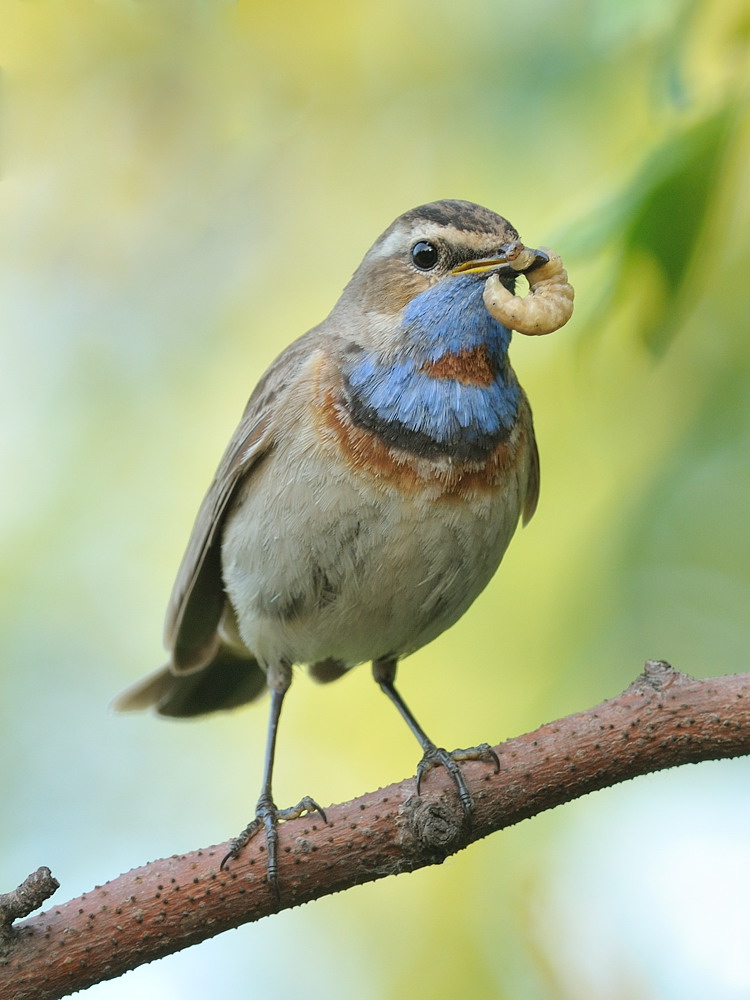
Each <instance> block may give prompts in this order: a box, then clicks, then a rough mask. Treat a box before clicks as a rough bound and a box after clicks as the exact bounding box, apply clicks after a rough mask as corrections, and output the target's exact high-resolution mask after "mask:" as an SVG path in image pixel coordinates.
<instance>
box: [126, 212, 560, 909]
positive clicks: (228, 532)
mask: <svg viewBox="0 0 750 1000" xmlns="http://www.w3.org/2000/svg"><path fill="white" fill-rule="evenodd" d="M519 273H523V274H525V275H526V276H527V279H528V282H529V287H530V292H529V294H528V295H527V296H526V297H525V298H519V297H518V296H516V295H515V294H514V284H515V279H516V276H517V275H518V274H519ZM572 308H573V290H572V288H571V286H570V285H569V284H568V283H567V275H566V273H565V271H564V269H563V267H562V264H561V261H560V258H559V257H558V256H557V255H555V254H553V253H552V252H551V251H545V250H529V249H527V248H525V247H524V246H523V244H521V243H520V242H519V240H518V233H517V232H516V230H515V229H514V228H513V227H512V226H511V225H510V223H509V222H507V220H506V219H504V218H502V217H501V216H499V215H496V214H495V213H494V212H491V211H489V210H488V209H486V208H482V207H481V206H479V205H475V204H472V203H471V202H466V201H438V202H434V203H431V204H428V205H422V206H420V207H419V208H415V209H412V210H411V211H409V212H406V213H405V214H404V215H402V216H400V217H399V218H398V219H396V221H395V222H394V223H393V224H392V225H391V226H390V227H389V228H388V229H387V230H386V231H385V232H384V233H383V235H382V236H381V237H380V238H379V239H378V240H377V241H376V242H375V244H374V245H373V246H372V248H371V249H370V250H369V251H368V252H367V254H366V255H365V258H364V260H363V261H362V263H361V264H360V266H359V268H358V269H357V271H356V272H355V274H354V275H353V277H352V279H351V281H350V282H349V284H348V285H347V286H346V288H345V289H344V291H343V293H342V295H341V298H340V299H339V301H338V302H337V304H336V306H335V307H334V309H333V311H332V312H331V314H330V315H329V316H328V318H327V319H325V320H324V321H323V322H322V323H321V324H320V325H319V326H317V327H315V328H314V329H313V330H311V331H310V332H309V333H307V334H306V335H305V336H304V337H301V338H300V339H299V340H297V341H295V342H294V343H293V344H291V345H290V346H289V347H288V348H287V349H286V350H285V351H284V352H283V353H282V354H281V355H280V356H279V357H278V358H277V359H276V361H275V362H274V363H273V364H272V365H271V367H270V368H269V369H268V371H267V372H266V373H265V375H264V376H263V377H262V378H261V380H260V382H259V383H258V385H257V386H256V388H255V391H254V392H253V394H252V395H251V397H250V400H249V402H248V404H247V407H246V409H245V412H244V414H243V417H242V420H241V421H240V424H239V427H238V428H237V430H236V431H235V433H234V435H233V437H232V440H231V441H230V443H229V447H228V448H227V450H226V452H225V454H224V457H223V458H222V460H221V463H220V465H219V469H218V471H217V473H216V476H215V478H214V481H213V482H212V484H211V486H210V488H209V491H208V494H207V495H206V498H205V499H204V501H203V504H202V506H201V508H200V510H199V512H198V517H197V520H196V522H195V526H194V528H193V532H192V535H191V538H190V541H189V543H188V547H187V551H186V553H185V556H184V558H183V561H182V565H181V567H180V570H179V573H178V576H177V581H176V583H175V587H174V591H173V593H172V599H171V601H170V605H169V610H168V613H167V622H166V643H167V646H168V649H169V652H170V659H169V662H168V663H167V664H166V666H164V667H162V668H161V669H160V670H158V671H157V672H156V673H154V674H152V675H150V676H148V677H146V678H145V679H144V680H142V681H141V682H139V683H138V684H136V685H135V686H134V687H132V688H131V689H129V690H128V691H126V692H125V693H124V694H123V695H121V696H120V698H119V700H118V703H117V707H119V708H121V709H141V708H146V707H148V706H154V707H155V708H156V711H157V712H158V713H159V714H161V715H168V716H195V715H202V714H204V713H208V712H213V711H216V710H217V709H226V708H233V707H235V706H237V705H241V704H243V703H245V702H248V701H252V700H254V699H255V698H257V697H259V696H260V695H261V694H262V693H263V692H264V691H265V689H266V688H268V689H269V690H270V693H271V708H270V720H269V727H268V740H267V747H266V758H265V767H264V774H263V782H262V788H261V795H260V799H259V801H258V805H257V808H256V815H255V818H254V819H253V820H252V821H251V823H250V824H249V825H248V827H247V829H246V830H245V831H244V832H243V833H242V834H241V835H240V837H238V838H237V839H236V840H235V841H234V844H233V847H232V850H231V851H230V853H229V855H227V857H226V858H225V859H224V861H225V862H226V861H227V860H228V859H229V858H235V857H237V856H238V855H239V853H240V851H241V849H242V847H243V846H244V844H245V843H247V841H248V840H249V839H250V837H252V836H253V834H254V833H255V832H256V831H257V830H258V829H260V828H261V827H263V828H264V829H265V832H266V839H267V844H268V878H269V882H270V883H271V885H272V886H273V888H274V890H275V892H276V893H277V894H278V892H279V888H278V862H277V842H278V836H277V832H276V825H277V823H278V822H279V820H280V819H287V818H290V817H291V816H294V815H299V814H300V813H301V812H303V811H305V810H318V811H319V812H321V814H322V810H320V807H319V806H318V805H317V804H316V803H315V802H314V800H312V799H310V798H305V799H303V800H302V802H301V803H300V804H299V805H298V806H297V807H295V808H294V809H290V810H279V809H277V807H276V805H275V803H274V801H273V796H272V791H271V778H272V770H273V759H274V753H275V746H276V734H277V729H278V722H279V715H280V712H281V706H282V702H283V699H284V695H285V694H286V692H287V690H288V688H289V685H290V682H291V679H292V665H293V664H305V665H306V666H307V667H308V668H309V670H310V673H311V674H312V676H313V677H314V678H315V679H316V680H318V681H331V680H335V679H336V678H337V677H340V676H341V675H342V674H344V673H345V672H346V671H347V670H349V669H350V668H351V667H353V666H356V665H357V664H359V663H362V662H364V661H372V669H373V674H374V677H375V680H376V681H377V682H378V684H379V686H380V687H381V689H382V690H383V691H384V692H385V693H386V694H387V695H388V697H389V698H390V699H391V701H393V702H394V704H395V705H396V707H397V708H398V710H399V711H400V713H401V715H402V716H403V718H404V719H405V721H406V722H407V724H408V725H409V727H410V729H411V731H412V732H413V733H414V735H415V736H416V737H417V739H418V740H419V742H420V744H421V747H422V752H423V757H422V759H421V761H420V763H419V766H418V769H417V788H418V790H419V782H420V780H421V778H422V775H423V774H424V772H425V770H427V769H428V768H429V767H431V766H433V765H434V764H442V765H443V766H445V767H446V768H447V769H448V771H449V772H450V774H451V775H452V777H453V780H454V782H455V785H456V788H457V791H458V794H459V796H460V799H461V802H462V805H463V807H464V812H465V814H466V816H467V818H468V817H469V816H470V813H471V808H472V800H471V796H470V794H469V791H468V789H467V787H466V784H465V781H464V779H463V776H462V774H461V769H460V766H459V763H458V762H459V761H460V760H462V759H467V757H472V756H473V757H487V758H490V759H492V757H493V756H494V755H493V754H492V751H490V750H489V748H488V747H487V746H486V745H482V746H480V747H476V748H473V749H472V750H469V751H454V752H453V754H450V753H448V752H447V751H445V750H444V749H442V748H438V747H437V746H436V745H435V744H434V743H433V742H432V741H431V740H430V739H429V738H428V737H427V735H426V734H425V732H424V730H423V729H422V728H421V727H420V726H419V724H418V723H417V721H416V719H415V718H414V716H413V715H412V714H411V712H410V710H409V709H408V707H407V706H406V705H405V703H404V701H403V699H402V698H401V696H400V695H399V693H398V691H397V690H396V688H395V686H394V681H395V676H396V665H397V663H398V661H399V659H400V658H402V657H404V656H407V655H408V654H409V653H413V652H414V651H415V650H417V649H419V648H420V647H421V646H424V645H425V644H426V643H428V642H430V641H431V640H432V639H434V638H435V637H436V636H438V635H440V633H441V632H443V631H444V630H445V629H447V628H448V627H449V626H451V625H452V624H453V623H454V622H455V621H457V620H458V618H460V617H461V615H462V614H463V613H464V611H466V609H467V608H468V607H469V605H470V604H471V603H472V602H473V601H474V600H475V598H476V597H477V596H478V595H479V593H480V592H481V591H482V590H483V589H484V587H485V586H486V584H487V583H488V581H489V580H490V578H491V577H492V575H493V574H494V572H495V570H496V569H497V567H498V565H499V563H500V560H501V559H502V557H503V553H504V552H505V549H506V547H507V545H508V543H509V542H510V539H511V537H512V535H513V532H514V531H515V528H516V525H517V524H518V521H519V519H523V521H524V523H525V522H526V521H528V520H529V518H530V517H531V516H532V514H533V513H534V509H535V507H536V502H537V496H538V492H539V462H538V456H537V448H536V443H535V440H534V429H533V425H532V418H531V410H530V408H529V404H528V401H527V399H526V396H525V394H524V392H523V390H522V389H521V387H520V386H519V384H518V381H517V379H516V376H515V373H514V371H513V369H512V368H511V366H510V362H509V360H508V345H509V343H510V338H511V329H516V330H520V331H521V332H523V333H529V334H544V333H550V332H552V330H555V329H557V328H558V327H560V326H562V325H563V324H564V323H565V322H567V320H568V319H569V317H570V315H571V313H572ZM495 762H496V759H495ZM496 763H497V762H496Z"/></svg>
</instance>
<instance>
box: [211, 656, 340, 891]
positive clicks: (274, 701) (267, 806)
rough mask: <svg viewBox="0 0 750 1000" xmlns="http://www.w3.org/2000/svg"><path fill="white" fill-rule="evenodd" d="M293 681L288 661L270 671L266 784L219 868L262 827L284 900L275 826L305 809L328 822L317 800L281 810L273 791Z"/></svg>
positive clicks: (270, 872)
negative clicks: (283, 715) (279, 740)
mask: <svg viewBox="0 0 750 1000" xmlns="http://www.w3.org/2000/svg"><path fill="white" fill-rule="evenodd" d="M291 681H292V668H291V665H290V664H289V663H281V664H279V666H278V667H277V668H275V669H271V668H269V670H268V686H269V688H270V689H271V711H270V713H269V717H268V736H267V739H266V755H265V760H264V764H263V784H262V786H261V791H260V798H259V799H258V804H257V806H256V807H255V818H254V819H252V820H251V821H250V822H249V823H248V824H247V826H246V827H245V829H244V830H243V831H242V833H241V834H240V835H239V836H238V837H235V839H234V840H233V841H232V845H231V847H230V848H229V850H228V851H227V853H226V854H225V855H224V858H223V859H222V862H221V865H220V868H221V870H223V869H224V868H225V867H226V864H227V862H228V861H230V860H234V859H235V858H237V857H239V855H240V852H241V851H242V849H243V847H245V845H246V844H247V843H249V841H251V840H252V838H253V837H254V836H255V834H256V833H257V832H258V831H259V830H260V829H264V830H265V832H266V851H267V853H268V862H267V878H268V884H269V885H270V886H271V887H272V888H273V891H274V894H275V896H276V899H277V900H279V901H281V895H280V892H279V862H278V854H279V833H278V830H277V829H276V827H277V826H278V824H279V823H281V822H283V821H284V820H289V819H297V817H298V816H301V815H302V814H303V813H306V812H317V813H319V814H320V816H321V818H322V820H323V822H324V823H326V822H328V821H327V819H326V814H325V813H324V812H323V810H322V809H321V807H320V806H319V805H318V803H317V802H316V801H315V800H314V799H311V798H310V796H309V795H306V796H305V797H304V798H303V799H302V800H301V801H300V802H298V803H297V805H296V806H292V807H291V808H288V809H278V808H277V806H276V803H275V802H274V801H273V795H272V794H271V779H272V776H273V761H274V757H275V755H276V736H277V733H278V729H279V717H280V716H281V706H282V704H283V702H284V695H285V694H286V693H287V691H288V690H289V685H290V684H291Z"/></svg>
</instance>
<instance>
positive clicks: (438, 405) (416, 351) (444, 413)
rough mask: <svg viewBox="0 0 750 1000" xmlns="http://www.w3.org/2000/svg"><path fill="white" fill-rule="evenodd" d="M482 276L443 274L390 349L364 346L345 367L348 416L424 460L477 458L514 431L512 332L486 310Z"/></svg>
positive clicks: (418, 300)
mask: <svg viewBox="0 0 750 1000" xmlns="http://www.w3.org/2000/svg"><path fill="white" fill-rule="evenodd" d="M483 289H484V281H482V280H477V279H476V277H473V276H469V275H467V276H460V277H459V276H456V277H452V278H449V279H446V280H444V281H442V282H440V283H439V284H437V285H435V286H433V287H432V288H430V289H428V290H427V291H425V292H422V293H421V294H420V295H418V296H416V297H415V298H414V299H412V300H411V302H409V303H408V304H407V306H406V307H405V308H404V310H403V312H402V314H401V324H400V328H399V329H398V332H397V336H396V337H395V338H394V343H393V346H391V345H388V347H387V349H382V348H381V349H368V348H361V349H360V351H359V352H357V353H355V354H354V355H353V356H352V360H351V361H350V364H349V366H348V368H347V370H346V372H345V383H346V385H345V396H346V404H347V408H348V410H349V413H350V415H351V418H352V420H353V421H354V422H355V423H356V424H358V425H359V426H361V427H364V428H366V429H368V430H370V431H371V432H373V433H375V434H377V435H378V436H380V437H381V438H382V439H384V440H385V441H386V442H387V443H389V444H391V445H395V446H396V447H399V448H403V449H405V450H407V451H411V452H416V453H417V454H420V455H423V456H425V457H437V456H441V455H446V456H447V455H450V456H452V457H454V458H459V459H467V460H479V459H481V458H483V457H485V456H486V455H488V454H489V453H490V452H491V451H492V450H493V449H494V448H495V447H496V446H497V444H498V442H499V441H500V440H502V439H503V438H505V437H507V436H508V435H509V434H510V431H511V430H512V428H513V426H514V424H515V421H516V418H517V415H518V405H519V396H520V389H519V386H518V383H517V381H516V378H515V374H514V372H513V370H512V368H511V367H510V363H509V361H508V356H507V351H508V345H509V343H510V337H511V334H510V330H508V329H507V328H506V327H504V326H502V325H501V324H500V323H498V322H497V320H495V319H493V317H492V316H490V314H489V313H488V312H487V309H486V308H485V306H484V302H483V299H482V292H483Z"/></svg>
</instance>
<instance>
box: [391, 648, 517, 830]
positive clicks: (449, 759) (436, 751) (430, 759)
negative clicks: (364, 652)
mask: <svg viewBox="0 0 750 1000" xmlns="http://www.w3.org/2000/svg"><path fill="white" fill-rule="evenodd" d="M396 663H397V661H396V659H393V658H388V659H382V660H374V661H373V664H372V675H373V677H374V678H375V680H376V681H377V683H378V685H379V687H380V690H381V691H382V692H383V693H384V694H386V695H388V697H389V698H390V700H391V701H392V702H393V704H394V705H395V706H396V708H397V709H398V710H399V712H400V713H401V717H402V718H403V720H404V722H406V724H407V726H408V727H409V729H410V730H411V731H412V733H414V735H415V736H416V738H417V739H418V740H419V745H420V746H421V747H422V759H421V760H420V762H419V764H417V795H419V794H420V789H421V786H422V779H423V777H424V775H425V774H426V773H427V771H429V770H430V769H431V768H433V767H437V766H438V765H439V764H441V765H442V766H443V767H444V768H445V769H446V771H447V772H448V774H449V775H450V776H451V778H452V779H453V784H454V785H455V786H456V791H457V792H458V798H459V800H460V802H461V808H462V809H463V812H464V817H465V819H466V822H467V823H468V824H470V823H471V814H472V811H473V809H474V800H473V798H472V797H471V793H470V792H469V789H468V787H467V785H466V781H465V779H464V776H463V773H462V771H461V768H460V766H459V763H458V762H459V761H463V760H488V761H492V762H493V763H494V765H495V774H497V772H498V771H499V770H500V761H499V759H498V756H497V754H496V753H495V751H494V750H493V749H492V747H490V746H489V745H488V744H487V743H481V744H480V745H479V746H477V747H471V748H469V749H467V750H453V751H452V752H451V753H449V752H448V751H447V750H444V749H443V748H442V747H438V746H436V745H435V744H434V743H433V742H432V740H431V739H430V738H429V736H428V735H427V734H426V733H425V731H424V729H422V727H421V726H420V725H419V723H418V722H417V720H416V719H415V718H414V715H413V714H412V712H411V709H410V708H409V706H408V705H407V704H406V702H405V701H404V699H403V698H402V697H401V695H400V694H399V693H398V691H397V690H396V686H395V683H394V682H395V680H396Z"/></svg>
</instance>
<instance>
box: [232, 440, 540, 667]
mask: <svg viewBox="0 0 750 1000" xmlns="http://www.w3.org/2000/svg"><path fill="white" fill-rule="evenodd" d="M287 454H288V459H289V464H288V465H287V466H286V469H285V472H286V473H287V474H280V470H279V467H278V465H274V464H273V463H274V462H278V461H279V460H278V459H277V456H276V455H274V454H272V455H271V456H269V459H268V460H267V461H266V462H264V463H262V464H261V466H260V468H259V469H257V471H255V472H254V473H253V475H252V476H251V477H249V479H248V482H247V485H246V487H245V490H244V495H243V496H242V497H241V498H240V499H239V501H238V502H237V503H235V505H234V507H233V510H232V513H231V514H230V516H229V518H228V521H227V524H226V527H225V531H224V537H223V547H222V560H223V572H224V581H225V585H226V588H227V591H228V593H229V596H230V600H231V602H232V604H233V606H234V609H235V613H236V615H237V622H238V626H239V631H240V635H241V637H242V640H243V642H244V643H245V644H246V645H247V647H248V649H250V650H251V651H252V653H253V654H254V655H255V656H256V657H257V659H258V660H259V661H260V663H261V664H262V665H268V664H271V663H274V662H278V661H279V660H281V659H283V660H287V661H289V662H291V663H303V664H309V663H314V662H316V661H319V660H325V659H328V658H332V659H334V660H339V661H341V662H342V664H343V665H345V666H354V665H355V664H357V663H361V662H363V661H366V660H373V659H377V658H379V657H385V656H392V655H395V656H402V655H406V654H407V653H411V652H414V650H416V649H418V648H419V647H421V646H423V645H425V643H427V642H429V641H430V640H431V639H434V638H435V637H436V636H437V635H439V634H440V633H441V632H442V631H444V630H445V629H446V628H448V627H449V626H450V625H452V624H453V623H454V622H455V621H456V620H457V619H458V618H459V617H460V616H461V615H462V614H463V612H464V611H465V610H466V609H467V608H468V607H469V605H470V604H471V603H472V601H474V599H475V598H476V597H477V595H478V594H479V593H480V592H481V591H482V590H483V588H484V587H485V586H486V584H487V583H488V581H489V580H490V578H491V576H492V575H493V573H494V572H495V570H496V568H497V566H498V564H499V562H500V560H501V558H502V556H503V553H504V551H505V549H506V547H507V545H508V542H509V541H510V539H511V536H512V534H513V532H514V530H515V527H516V524H517V522H518V517H519V511H520V507H521V504H522V502H523V496H522V495H520V494H521V492H522V491H521V488H520V487H519V483H518V481H517V480H516V479H515V477H512V481H511V482H509V483H508V484H507V485H506V488H505V489H504V490H503V491H495V492H492V491H485V492H482V493H475V494H474V495H471V496H469V497H464V498H461V497H459V496H457V495H455V494H454V495H452V496H442V497H441V496H440V495H439V491H437V490H436V491H435V492H434V493H433V494H429V493H428V492H425V493H421V492H420V493H418V494H417V495H414V494H412V495H407V494H405V493H404V492H402V491H401V490H399V489H398V488H397V487H396V486H394V485H393V484H388V483H383V482H379V481H377V480H375V479H373V478H371V477H364V476H359V477H357V476H353V475H352V472H351V468H350V467H348V466H344V465H336V463H332V462H328V461H326V462H321V461H320V456H319V454H318V455H317V456H316V457H313V456H312V454H311V452H310V450H309V449H307V450H306V449H305V448H304V447H302V445H300V446H299V447H298V448H295V449H294V450H293V451H292V450H290V451H287ZM323 469H325V474H323Z"/></svg>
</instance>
